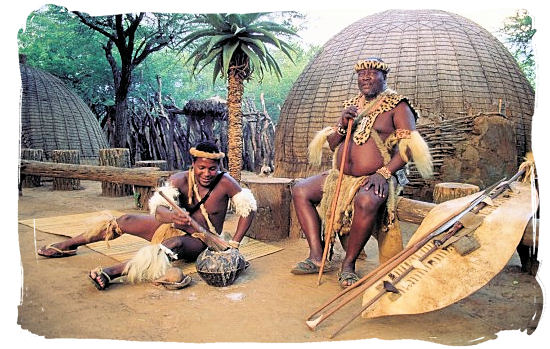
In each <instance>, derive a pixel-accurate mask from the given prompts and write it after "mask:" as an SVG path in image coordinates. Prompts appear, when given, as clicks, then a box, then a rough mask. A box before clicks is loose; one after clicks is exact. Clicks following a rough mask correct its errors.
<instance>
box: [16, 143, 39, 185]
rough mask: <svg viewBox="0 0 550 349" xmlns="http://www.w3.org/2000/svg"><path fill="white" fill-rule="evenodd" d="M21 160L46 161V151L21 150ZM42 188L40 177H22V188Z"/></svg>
mask: <svg viewBox="0 0 550 349" xmlns="http://www.w3.org/2000/svg"><path fill="white" fill-rule="evenodd" d="M21 159H24V160H35V161H43V160H44V150H42V149H28V148H24V149H21ZM39 186H40V176H27V175H22V176H21V187H22V188H34V187H39Z"/></svg>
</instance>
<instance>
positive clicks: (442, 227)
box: [306, 179, 504, 330]
mask: <svg viewBox="0 0 550 349" xmlns="http://www.w3.org/2000/svg"><path fill="white" fill-rule="evenodd" d="M503 180H504V179H502V180H500V181H499V182H497V183H495V184H494V185H492V186H490V187H489V188H487V189H485V190H484V191H483V193H482V194H480V195H479V196H478V197H476V198H475V199H474V200H472V201H471V202H469V203H467V204H466V205H465V206H464V208H463V209H462V210H461V211H459V213H458V214H457V213H453V214H452V218H451V219H445V220H443V221H442V222H441V223H439V224H438V225H437V226H436V227H435V228H433V229H431V230H430V231H428V232H427V233H426V234H425V235H424V236H423V237H422V238H421V239H420V240H419V241H418V242H416V243H415V244H413V245H411V246H410V247H408V248H406V249H404V250H402V251H401V252H400V253H398V254H397V255H395V256H394V257H392V258H391V259H390V260H388V261H387V262H385V263H384V264H382V265H380V266H379V267H378V268H376V269H374V270H373V271H372V272H371V273H369V274H368V275H366V276H365V277H363V278H361V279H360V280H359V281H358V282H356V283H355V284H354V285H352V286H354V287H353V288H357V290H356V291H355V292H354V293H353V294H351V295H349V296H347V297H345V298H343V299H342V300H341V302H340V303H338V304H337V305H336V306H334V308H332V309H331V310H330V311H328V312H327V313H324V314H321V315H320V316H319V317H318V318H317V319H315V320H309V321H306V325H307V326H308V327H309V328H310V329H311V330H314V329H315V328H316V327H317V325H319V324H320V323H321V322H323V321H324V320H326V319H327V318H328V317H329V316H330V315H332V314H334V313H335V312H336V311H338V310H339V309H341V308H342V307H343V306H344V305H346V304H348V303H349V302H351V301H352V300H354V299H355V298H356V297H357V296H359V295H360V294H361V293H362V292H363V291H365V290H366V289H367V288H369V287H370V286H372V285H373V284H374V283H376V282H377V281H379V280H380V279H381V278H382V277H384V276H385V275H386V274H387V273H389V272H390V271H391V270H393V268H395V267H396V266H398V265H399V264H401V263H402V262H403V261H405V260H406V259H407V258H409V257H410V256H411V255H412V254H414V253H416V252H417V251H418V250H420V249H421V248H422V247H423V246H424V245H425V244H427V243H428V242H429V241H430V240H431V239H433V238H434V237H435V236H437V235H439V234H441V233H442V232H444V231H446V230H447V229H449V228H450V227H452V226H453V225H454V223H455V222H456V220H457V217H459V216H460V217H461V214H463V213H465V212H468V211H470V210H471V209H472V208H473V207H475V205H477V204H478V203H479V202H481V201H482V200H483V199H484V198H485V197H487V196H488V194H489V193H490V192H491V191H492V190H493V189H495V187H497V186H498V185H500V183H502V181H503ZM357 284H361V285H360V287H359V285H357ZM353 288H352V287H351V286H350V287H348V288H346V289H345V290H344V291H342V292H340V293H339V294H338V295H337V296H336V297H334V298H333V299H332V300H331V301H329V302H327V303H325V304H324V305H323V306H322V307H321V308H320V309H318V310H316V311H315V312H314V313H313V314H312V316H313V315H315V314H317V313H319V312H320V311H321V310H322V309H324V308H326V307H327V306H328V305H330V304H332V303H333V301H334V300H336V299H338V298H340V296H342V295H344V294H345V293H346V292H349V290H351V289H353ZM310 318H311V316H310Z"/></svg>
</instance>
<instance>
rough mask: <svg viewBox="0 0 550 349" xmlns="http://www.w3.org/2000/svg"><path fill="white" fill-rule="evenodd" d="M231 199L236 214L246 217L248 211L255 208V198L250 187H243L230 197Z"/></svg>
mask: <svg viewBox="0 0 550 349" xmlns="http://www.w3.org/2000/svg"><path fill="white" fill-rule="evenodd" d="M231 201H232V202H233V205H234V206H235V213H236V214H237V215H238V216H241V217H248V215H249V214H250V211H256V210H257V205H256V199H255V198H254V195H253V194H252V192H251V191H250V189H247V188H243V189H242V190H241V191H240V192H238V193H237V194H235V195H234V196H233V197H232V198H231Z"/></svg>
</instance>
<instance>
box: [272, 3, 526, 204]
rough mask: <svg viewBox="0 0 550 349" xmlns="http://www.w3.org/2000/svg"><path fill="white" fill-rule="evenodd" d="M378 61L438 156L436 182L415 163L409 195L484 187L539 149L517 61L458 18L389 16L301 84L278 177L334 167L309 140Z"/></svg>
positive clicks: (289, 114) (346, 33) (351, 32)
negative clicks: (311, 155)
mask: <svg viewBox="0 0 550 349" xmlns="http://www.w3.org/2000/svg"><path fill="white" fill-rule="evenodd" d="M371 56H378V57H380V58H382V59H383V60H384V61H386V62H387V63H389V65H390V67H391V71H390V73H389V75H388V87H389V88H391V89H394V90H396V91H398V92H399V93H401V94H404V95H406V96H408V97H409V98H410V99H411V101H412V103H413V104H414V106H415V108H416V109H417V110H418V111H419V114H420V118H419V121H418V125H417V127H418V129H419V131H420V133H421V134H423V135H424V136H425V137H426V139H427V141H428V143H429V145H430V147H431V149H432V152H433V156H434V165H435V172H436V175H435V178H434V180H433V181H430V182H425V181H424V180H423V179H421V178H420V176H419V175H418V173H417V172H416V171H415V169H414V166H411V168H410V175H409V179H410V181H411V183H410V185H409V186H407V188H406V189H405V194H406V195H407V194H413V193H415V194H419V193H420V192H421V191H422V193H420V197H429V196H430V194H431V187H433V183H434V182H438V181H458V182H468V183H472V184H476V185H479V186H481V187H485V186H486V185H488V184H490V183H492V182H493V181H495V180H498V179H500V178H501V177H502V176H503V175H510V173H514V172H515V170H516V169H517V165H518V162H519V160H520V159H521V158H522V157H523V156H524V154H525V153H526V152H527V151H529V150H530V148H531V119H532V115H533V111H534V97H535V96H534V91H533V89H532V87H531V86H530V84H529V82H528V81H527V79H526V78H525V76H524V75H523V74H522V72H521V70H520V68H519V67H518V65H517V63H516V62H515V60H514V58H513V57H512V55H511V54H510V53H509V52H508V50H507V49H506V48H505V47H504V45H502V43H500V42H499V41H498V40H497V39H496V38H495V37H494V36H493V35H491V34H490V33H489V32H488V31H487V30H485V29H484V28H482V27H481V26H479V25H478V24H476V23H474V22H472V21H470V20H468V19H466V18H464V17H461V16H459V15H456V14H453V13H449V12H445V11H440V10H388V11H384V12H381V13H377V14H374V15H371V16H367V17H364V18H363V19H361V20H359V21H357V22H355V23H353V24H351V25H350V26H348V27H347V28H345V29H343V30H342V31H341V32H340V33H338V34H337V35H335V36H334V37H332V38H331V39H330V40H329V41H328V42H327V43H326V44H325V45H324V46H323V47H322V48H321V50H320V52H319V54H318V55H317V56H316V57H315V58H314V59H313V60H312V61H311V62H310V64H309V65H308V66H307V67H306V68H305V69H304V71H303V72H302V74H301V75H300V76H299V77H298V79H297V80H296V82H295V84H294V86H293V87H292V89H291V91H290V93H289V95H288V97H287V99H286V101H285V103H284V105H283V107H282V110H281V115H280V119H279V124H278V128H277V133H276V138H275V173H274V175H275V176H278V177H290V178H295V177H305V176H308V175H311V174H313V173H318V172H319V171H321V170H322V169H326V168H328V167H330V156H329V154H328V152H327V153H326V154H325V155H324V158H323V164H322V168H321V169H320V168H312V167H311V166H309V165H308V163H307V146H308V143H309V142H310V141H311V139H312V138H313V136H314V135H315V133H316V132H317V131H319V130H320V129H322V128H323V127H325V126H328V125H334V124H335V123H336V121H337V119H338V118H339V116H340V114H341V111H342V102H343V101H344V100H345V99H347V98H351V97H352V96H354V95H356V94H357V93H358V89H357V75H356V73H355V72H354V70H353V67H354V65H355V63H356V62H357V61H359V60H361V59H364V58H366V57H371ZM426 191H427V192H426Z"/></svg>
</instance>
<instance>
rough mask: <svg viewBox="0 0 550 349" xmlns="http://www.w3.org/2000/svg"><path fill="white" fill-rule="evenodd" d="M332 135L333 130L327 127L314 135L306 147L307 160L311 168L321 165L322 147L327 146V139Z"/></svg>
mask: <svg viewBox="0 0 550 349" xmlns="http://www.w3.org/2000/svg"><path fill="white" fill-rule="evenodd" d="M333 133H334V129H333V128H332V127H330V126H328V127H325V128H324V129H322V130H321V131H319V132H317V133H316V134H315V136H314V137H313V139H312V140H311V142H310V143H309V146H308V160H309V163H310V164H312V165H313V166H319V165H321V158H322V156H323V147H325V144H327V137H328V136H330V135H331V134H333Z"/></svg>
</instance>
